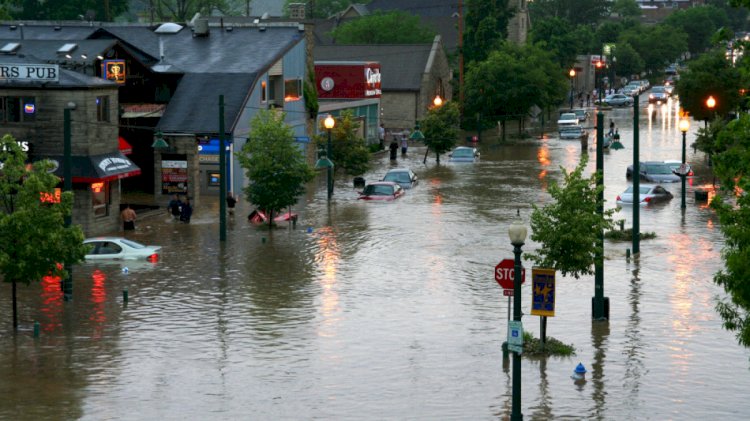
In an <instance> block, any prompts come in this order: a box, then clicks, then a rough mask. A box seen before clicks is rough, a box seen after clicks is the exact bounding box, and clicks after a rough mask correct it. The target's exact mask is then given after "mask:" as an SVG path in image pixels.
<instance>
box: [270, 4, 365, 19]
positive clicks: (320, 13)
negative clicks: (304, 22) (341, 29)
mask: <svg viewBox="0 0 750 421" xmlns="http://www.w3.org/2000/svg"><path fill="white" fill-rule="evenodd" d="M291 3H304V4H305V12H306V17H307V18H317V19H328V18H330V17H332V16H334V15H336V14H337V13H340V12H343V11H344V10H345V9H346V8H347V7H349V5H351V4H355V3H369V1H368V0H364V1H363V0H286V3H285V4H284V11H285V14H286V16H289V4H291Z"/></svg>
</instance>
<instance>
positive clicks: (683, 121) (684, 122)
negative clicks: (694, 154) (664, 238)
mask: <svg viewBox="0 0 750 421" xmlns="http://www.w3.org/2000/svg"><path fill="white" fill-rule="evenodd" d="M689 129H690V120H688V118H687V116H686V115H683V116H682V118H680V131H681V132H682V165H681V166H680V181H681V182H682V200H681V201H680V208H682V210H683V211H684V210H685V177H686V176H687V173H686V171H685V170H686V169H687V167H686V166H685V153H686V152H685V143H686V139H685V137H686V136H687V131H688V130H689Z"/></svg>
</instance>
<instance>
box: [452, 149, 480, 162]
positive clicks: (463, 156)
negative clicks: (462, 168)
mask: <svg viewBox="0 0 750 421" xmlns="http://www.w3.org/2000/svg"><path fill="white" fill-rule="evenodd" d="M448 161H449V162H477V161H479V152H478V151H477V149H476V148H470V147H468V146H459V147H457V148H456V149H454V150H453V151H452V152H451V153H449V154H448Z"/></svg>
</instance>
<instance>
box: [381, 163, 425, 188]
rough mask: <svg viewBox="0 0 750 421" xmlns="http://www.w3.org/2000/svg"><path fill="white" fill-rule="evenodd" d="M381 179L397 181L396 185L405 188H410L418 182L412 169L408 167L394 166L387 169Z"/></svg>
mask: <svg viewBox="0 0 750 421" xmlns="http://www.w3.org/2000/svg"><path fill="white" fill-rule="evenodd" d="M381 181H392V182H394V183H398V185H400V186H401V187H403V188H405V189H410V188H412V187H413V186H415V185H416V184H417V183H418V182H419V180H418V179H417V175H416V174H414V171H412V170H410V169H408V168H394V169H391V170H388V172H387V173H385V176H384V177H383V179H382V180H381Z"/></svg>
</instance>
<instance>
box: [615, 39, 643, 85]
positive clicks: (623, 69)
mask: <svg viewBox="0 0 750 421" xmlns="http://www.w3.org/2000/svg"><path fill="white" fill-rule="evenodd" d="M616 57H617V65H616V68H615V70H616V71H617V74H619V75H627V76H628V78H629V79H630V78H631V77H632V75H639V74H641V72H643V69H644V64H643V59H642V58H641V56H640V55H638V52H637V51H635V49H634V48H633V47H632V46H631V45H630V44H628V43H627V42H623V43H621V44H617V55H616Z"/></svg>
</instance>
